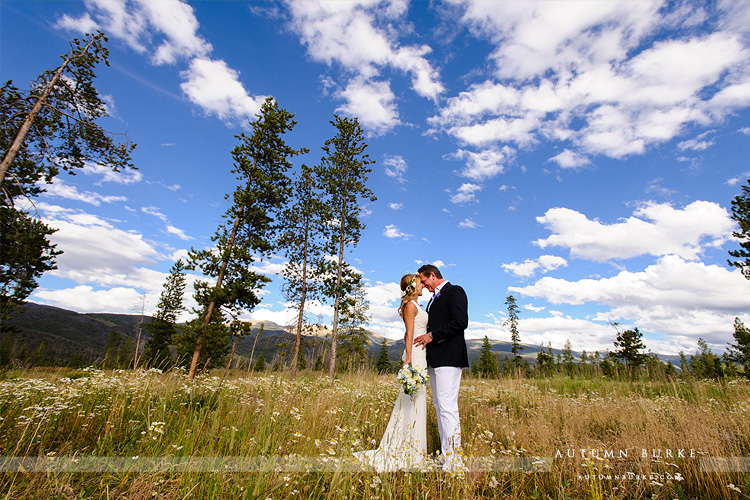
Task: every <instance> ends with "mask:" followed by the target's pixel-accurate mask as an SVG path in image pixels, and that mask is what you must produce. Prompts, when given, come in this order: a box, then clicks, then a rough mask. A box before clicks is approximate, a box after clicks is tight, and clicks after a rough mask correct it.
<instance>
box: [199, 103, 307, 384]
mask: <svg viewBox="0 0 750 500" xmlns="http://www.w3.org/2000/svg"><path fill="white" fill-rule="evenodd" d="M257 116H258V119H257V120H255V121H254V122H252V123H251V124H250V125H251V128H252V133H251V134H250V135H249V136H248V135H245V134H244V133H243V134H240V135H239V136H237V139H239V141H240V144H239V145H237V146H236V147H235V148H234V149H233V150H232V158H233V159H234V168H233V169H232V173H234V174H235V175H236V176H237V179H238V181H239V182H240V184H239V185H238V186H237V188H236V190H235V191H234V193H233V194H231V195H227V199H229V200H230V201H231V206H230V208H229V209H228V210H227V212H226V213H225V214H224V219H225V220H226V223H223V224H221V225H220V226H219V228H218V229H217V231H216V234H215V235H214V236H213V238H212V240H213V241H214V242H215V245H216V246H215V248H212V249H208V250H201V251H196V250H195V249H193V250H191V252H190V253H189V255H190V268H192V269H194V268H196V267H200V268H201V270H202V271H203V274H204V275H206V276H211V277H212V278H214V279H215V280H216V281H215V284H213V285H209V284H208V283H207V282H204V281H198V282H196V283H195V288H196V292H195V298H196V300H197V302H198V303H199V304H200V306H201V309H200V310H199V312H200V316H201V318H202V321H201V323H200V324H196V325H195V328H193V329H192V330H191V331H192V332H193V334H194V335H195V339H194V342H193V344H194V345H195V350H194V352H193V357H192V361H191V363H190V371H189V377H190V378H191V379H192V378H193V377H195V371H196V368H197V366H198V361H199V359H200V358H201V351H202V350H203V348H204V347H205V341H204V338H203V337H204V335H208V331H207V328H208V325H210V324H211V323H212V317H213V314H214V312H215V311H217V310H219V309H221V308H222V307H223V308H226V309H227V311H228V312H229V313H230V314H232V315H236V314H239V313H241V312H242V311H250V310H252V309H253V308H254V307H255V306H256V305H257V304H258V303H259V302H260V299H259V297H258V295H257V290H258V289H260V288H262V287H263V286H264V285H265V284H266V283H268V282H269V281H270V279H269V278H268V277H266V276H264V275H262V274H259V273H257V272H255V271H253V270H252V267H253V263H254V262H255V260H256V259H257V258H258V257H259V256H261V257H262V256H264V255H267V254H268V253H269V252H271V251H272V250H273V249H274V242H273V239H274V237H275V236H276V230H277V227H276V225H275V224H274V217H275V216H276V215H277V214H278V212H279V211H280V210H282V209H283V206H284V204H285V203H286V200H287V199H288V197H289V190H290V187H289V184H290V180H289V178H288V177H287V176H286V172H287V171H288V170H289V168H291V166H292V165H291V163H290V160H289V159H290V158H291V157H292V156H295V155H298V154H301V153H303V152H305V151H306V150H305V149H300V150H296V149H292V148H291V147H289V146H288V145H287V144H286V143H285V142H284V140H283V138H282V135H283V134H285V133H287V132H290V131H291V130H292V129H293V128H294V126H295V125H296V123H297V122H296V121H294V119H293V118H294V115H292V114H291V113H289V112H287V111H286V110H285V109H283V108H280V107H279V105H278V103H277V102H276V101H274V100H273V98H271V97H269V98H268V99H266V102H265V103H264V104H263V106H262V107H261V112H260V114H259V115H257ZM212 337H213V338H216V336H215V335H213V336H212Z"/></svg>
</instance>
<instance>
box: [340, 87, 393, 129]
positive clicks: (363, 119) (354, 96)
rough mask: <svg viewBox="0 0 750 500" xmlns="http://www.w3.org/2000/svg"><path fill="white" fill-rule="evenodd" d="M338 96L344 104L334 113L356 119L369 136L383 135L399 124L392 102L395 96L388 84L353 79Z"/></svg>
mask: <svg viewBox="0 0 750 500" xmlns="http://www.w3.org/2000/svg"><path fill="white" fill-rule="evenodd" d="M338 95H339V96H340V97H342V98H344V100H346V104H344V105H342V106H340V107H339V108H337V109H336V111H337V112H343V113H345V114H347V115H349V116H353V117H357V118H358V119H359V122H360V123H361V124H362V127H363V128H365V129H366V130H368V131H369V132H370V133H371V134H375V135H379V134H384V133H385V132H387V131H389V130H390V129H392V128H393V127H395V126H396V125H398V124H399V123H400V121H399V118H398V111H397V110H396V104H395V102H394V101H395V99H396V96H394V95H393V91H392V90H391V86H390V84H389V83H388V82H373V81H368V80H363V79H355V80H352V81H350V82H349V84H348V85H347V87H346V89H344V90H342V91H339V92H338Z"/></svg>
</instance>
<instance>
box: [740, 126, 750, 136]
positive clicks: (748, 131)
mask: <svg viewBox="0 0 750 500" xmlns="http://www.w3.org/2000/svg"><path fill="white" fill-rule="evenodd" d="M737 132H740V133H742V134H745V135H750V127H742V128H741V129H739V130H738V131H737Z"/></svg>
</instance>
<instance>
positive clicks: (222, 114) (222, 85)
mask: <svg viewBox="0 0 750 500" xmlns="http://www.w3.org/2000/svg"><path fill="white" fill-rule="evenodd" d="M181 76H182V77H183V78H184V79H185V81H184V82H183V83H182V84H180V88H181V89H182V91H183V92H184V93H185V94H186V95H187V96H188V98H189V99H190V101H191V102H193V103H194V104H197V105H198V106H200V107H201V108H202V109H203V110H204V111H205V112H206V114H209V115H215V116H217V117H218V118H220V119H222V120H225V121H227V122H233V121H240V122H246V121H248V120H253V119H255V115H256V114H257V113H258V112H260V107H261V106H262V105H263V101H264V100H265V97H263V96H256V97H251V96H250V95H248V93H247V91H246V90H245V88H244V87H243V85H242V83H241V82H240V80H239V73H238V72H237V71H235V70H233V69H232V68H230V67H229V66H228V65H227V63H226V62H224V61H221V60H212V59H205V58H195V59H193V60H192V61H191V63H190V68H189V69H188V70H186V71H183V72H182V73H181Z"/></svg>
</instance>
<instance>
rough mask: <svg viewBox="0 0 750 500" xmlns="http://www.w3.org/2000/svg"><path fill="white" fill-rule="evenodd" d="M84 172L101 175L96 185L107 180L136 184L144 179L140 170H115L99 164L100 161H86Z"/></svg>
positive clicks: (116, 182)
mask: <svg viewBox="0 0 750 500" xmlns="http://www.w3.org/2000/svg"><path fill="white" fill-rule="evenodd" d="M82 171H83V173H84V174H86V175H99V176H101V179H100V180H99V181H98V182H97V183H96V185H97V186H98V185H101V184H104V183H105V182H114V183H115V184H126V185H127V184H135V183H136V182H141V181H142V180H143V174H142V173H140V172H139V171H138V170H133V169H130V168H129V169H124V170H120V171H119V172H115V171H114V170H112V169H111V168H109V167H106V166H104V165H99V164H98V163H86V165H85V166H84V167H83V170H82Z"/></svg>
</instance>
